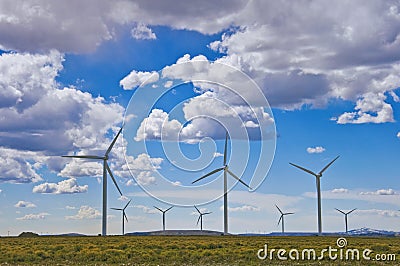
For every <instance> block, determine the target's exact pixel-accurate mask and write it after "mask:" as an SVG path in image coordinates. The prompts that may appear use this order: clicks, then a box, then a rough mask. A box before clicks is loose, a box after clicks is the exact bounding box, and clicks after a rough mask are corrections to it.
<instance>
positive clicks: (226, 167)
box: [192, 132, 251, 234]
mask: <svg viewBox="0 0 400 266" xmlns="http://www.w3.org/2000/svg"><path fill="white" fill-rule="evenodd" d="M227 149H228V132H226V135H225V148H224V166H223V167H221V168H218V169H215V170H213V171H211V172H209V173H208V174H206V175H203V176H202V177H200V178H199V179H197V180H195V181H193V182H192V184H194V183H196V182H198V181H200V180H202V179H204V178H206V177H208V176H210V175H212V174H215V173H217V172H219V171H224V234H228V183H227V179H228V174H230V175H231V176H232V177H233V178H235V179H236V180H238V181H239V182H240V183H242V184H243V185H245V186H246V187H248V188H250V186H249V185H247V184H246V183H245V182H243V181H242V180H241V179H240V178H239V177H238V176H237V175H235V174H234V173H232V172H231V171H230V170H229V166H228V165H227V164H226V159H227V158H226V155H227ZM250 189H251V188H250Z"/></svg>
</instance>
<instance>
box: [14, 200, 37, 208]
mask: <svg viewBox="0 0 400 266" xmlns="http://www.w3.org/2000/svg"><path fill="white" fill-rule="evenodd" d="M14 207H16V208H36V205H35V204H33V203H32V202H29V201H23V200H20V201H18V202H17V203H16V204H15V205H14Z"/></svg>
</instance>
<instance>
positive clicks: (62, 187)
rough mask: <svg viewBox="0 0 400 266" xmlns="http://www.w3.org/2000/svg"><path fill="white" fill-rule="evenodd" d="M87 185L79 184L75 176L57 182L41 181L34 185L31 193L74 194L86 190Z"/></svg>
mask: <svg viewBox="0 0 400 266" xmlns="http://www.w3.org/2000/svg"><path fill="white" fill-rule="evenodd" d="M87 190H88V185H83V186H79V185H78V182H77V181H76V179H75V178H70V179H66V180H63V181H60V182H58V183H47V182H46V183H43V184H40V185H37V186H34V187H33V189H32V192H33V193H43V194H75V193H84V192H87Z"/></svg>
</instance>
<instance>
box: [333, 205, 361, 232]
mask: <svg viewBox="0 0 400 266" xmlns="http://www.w3.org/2000/svg"><path fill="white" fill-rule="evenodd" d="M335 210H337V211H338V212H340V213H342V214H343V215H344V223H345V225H346V234H347V232H348V228H347V215H349V214H350V213H352V212H353V211H355V210H357V208H355V209H352V210H351V211H348V212H344V211H341V210H339V209H336V208H335Z"/></svg>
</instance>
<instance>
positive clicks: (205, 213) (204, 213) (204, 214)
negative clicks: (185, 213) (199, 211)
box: [203, 212, 212, 215]
mask: <svg viewBox="0 0 400 266" xmlns="http://www.w3.org/2000/svg"><path fill="white" fill-rule="evenodd" d="M211 213H212V212H205V213H203V215H207V214H211Z"/></svg>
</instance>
